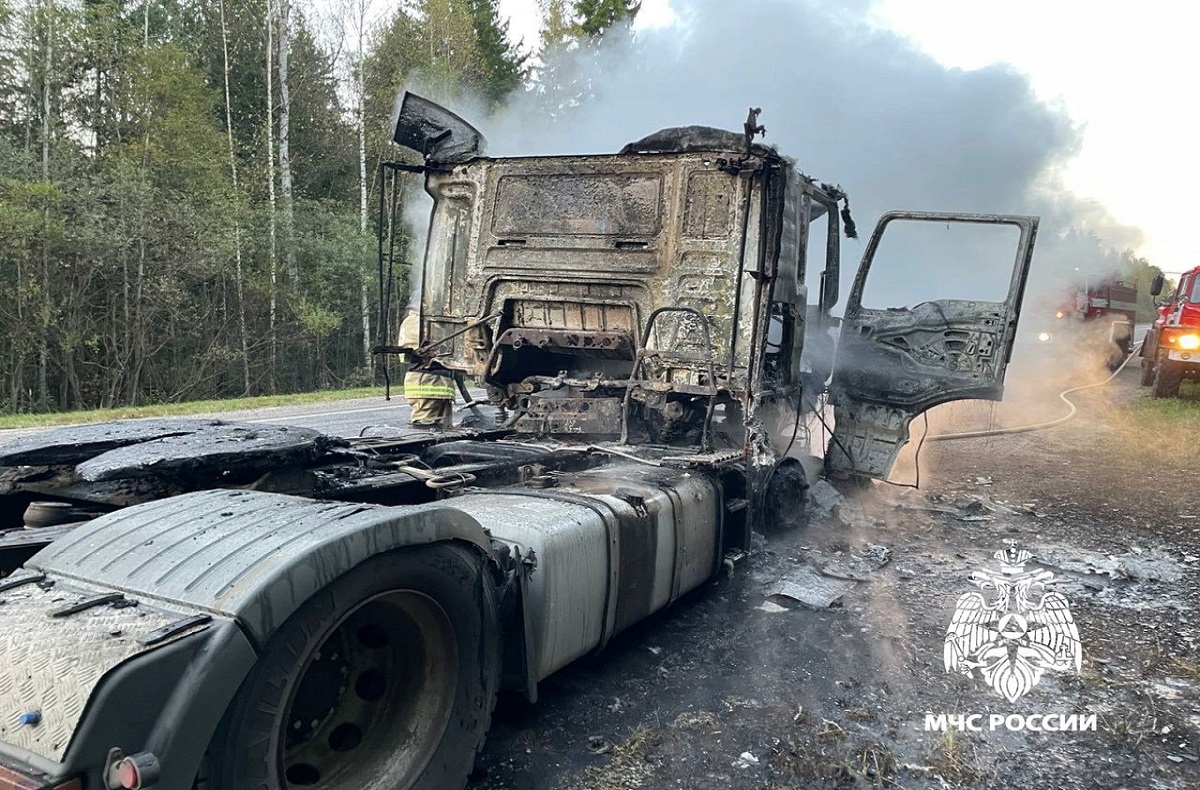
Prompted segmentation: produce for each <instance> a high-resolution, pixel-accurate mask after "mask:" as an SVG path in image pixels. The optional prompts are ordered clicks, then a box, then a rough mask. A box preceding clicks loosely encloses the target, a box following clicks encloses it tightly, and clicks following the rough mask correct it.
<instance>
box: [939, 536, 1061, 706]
mask: <svg viewBox="0 0 1200 790" xmlns="http://www.w3.org/2000/svg"><path fill="white" fill-rule="evenodd" d="M992 556H994V557H995V558H996V559H997V560H998V561H999V570H993V569H991V568H984V569H983V570H980V571H977V572H976V573H973V574H971V576H970V581H971V583H972V584H974V585H975V586H977V587H979V589H980V590H981V592H974V591H972V592H969V593H965V594H963V595H961V596H959V599H958V605H957V606H956V607H955V609H954V618H953V619H952V620H951V621H950V627H949V628H947V629H946V643H945V652H944V655H945V660H946V671H947V672H961V673H963V674H964V675H967V676H968V677H981V678H983V680H984V681H986V682H987V684H988V685H989V686H991V687H992V688H993V689H995V690H996V692H997V693H999V694H1000V695H1001V696H1003V697H1004V698H1005V699H1007V700H1008V701H1009V702H1016V701H1017V699H1019V698H1020V697H1022V696H1023V695H1025V694H1026V693H1028V692H1029V690H1030V689H1032V688H1033V687H1034V686H1035V685H1037V683H1038V681H1040V680H1041V679H1042V675H1044V674H1045V673H1046V672H1072V671H1073V672H1075V673H1078V672H1079V670H1080V666H1081V665H1082V662H1083V649H1082V647H1081V646H1080V644H1079V629H1078V628H1076V626H1075V620H1074V618H1073V617H1071V607H1070V605H1069V604H1068V603H1067V599H1066V597H1065V596H1063V594H1062V593H1059V592H1046V591H1045V586H1046V584H1048V583H1049V582H1050V581H1051V580H1053V579H1054V574H1053V573H1051V572H1050V571H1048V570H1044V569H1039V570H1034V571H1027V570H1025V564H1026V563H1027V562H1029V561H1030V560H1032V559H1033V555H1032V554H1030V553H1029V552H1028V551H1024V550H1018V549H1016V548H1015V547H1012V546H1010V547H1008V548H1005V549H1003V550H1001V551H998V552H996V553H995V554H994V555H992ZM1039 588H1040V589H1039ZM1038 593H1040V596H1039V595H1038Z"/></svg>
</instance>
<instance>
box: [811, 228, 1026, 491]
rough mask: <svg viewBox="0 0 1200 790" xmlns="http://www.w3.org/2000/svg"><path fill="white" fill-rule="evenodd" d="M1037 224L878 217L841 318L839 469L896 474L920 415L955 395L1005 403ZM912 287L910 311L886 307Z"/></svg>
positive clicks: (831, 463)
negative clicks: (1008, 369)
mask: <svg viewBox="0 0 1200 790" xmlns="http://www.w3.org/2000/svg"><path fill="white" fill-rule="evenodd" d="M1037 228H1038V218H1037V217H1026V216H1014V215H999V214H934V213H924V212H908V211H897V212H890V213H888V214H885V215H884V216H883V217H882V218H881V219H880V220H879V224H878V225H877V226H876V227H875V231H874V233H872V234H871V239H870V241H869V242H868V244H867V249H866V252H865V253H864V255H863V261H862V264H861V266H860V267H859V270H858V274H857V276H856V277H855V280H854V285H853V287H852V289H851V291H850V297H849V300H848V302H847V304H846V312H845V316H844V318H843V320H842V329H841V337H840V340H839V342H838V350H837V358H836V362H835V365H834V372H833V379H832V385H831V398H832V402H833V404H834V419H835V420H836V424H835V426H834V431H833V441H832V442H831V444H830V446H829V448H828V452H827V454H826V469H827V471H828V472H829V473H830V474H833V475H843V476H844V475H856V476H860V477H873V478H878V479H881V480H882V479H886V478H887V476H888V474H889V473H890V472H891V469H892V465H893V463H895V460H896V456H897V455H898V454H899V452H900V448H901V447H903V446H904V444H905V443H906V442H907V441H908V432H909V423H910V422H911V421H912V419H913V418H914V417H916V416H917V415H919V414H921V413H922V412H924V411H925V410H927V409H930V408H932V407H934V406H937V405H938V404H941V403H946V402H948V401H952V400H963V399H983V400H1000V398H1001V396H1002V395H1003V392H1004V386H1003V382H1004V371H1005V368H1006V367H1007V365H1008V360H1009V356H1010V354H1011V353H1012V347H1013V341H1014V338H1015V337H1016V331H1017V316H1018V314H1019V313H1020V308H1021V299H1022V297H1023V296H1024V292H1025V280H1026V278H1027V276H1028V274H1029V264H1030V259H1031V258H1032V256H1033V245H1034V240H1035V238H1036V236H1037ZM914 231H915V232H914ZM881 253H883V254H882V255H881ZM885 259H886V263H887V264H889V265H890V271H889V272H888V273H885V272H884V271H881V268H882V267H881V264H882V263H884V262H885ZM1010 267H1011V268H1010ZM872 275H874V281H873V279H872ZM889 276H890V279H889ZM871 286H873V287H871ZM864 293H869V294H870V295H872V296H873V297H874V298H873V299H868V300H866V301H867V303H869V305H870V306H864ZM909 294H913V295H914V296H915V298H911V299H909V300H908V301H909V304H910V305H911V306H904V307H890V306H877V304H876V302H877V301H881V300H882V301H884V302H887V303H893V302H895V301H900V300H902V299H904V298H905V296H906V295H909ZM943 295H944V296H947V297H953V298H937V297H940V296H943Z"/></svg>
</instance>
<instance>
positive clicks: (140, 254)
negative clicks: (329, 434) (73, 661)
mask: <svg viewBox="0 0 1200 790" xmlns="http://www.w3.org/2000/svg"><path fill="white" fill-rule="evenodd" d="M540 10H541V12H542V16H543V26H542V31H541V36H540V40H539V41H536V42H516V41H513V40H512V37H511V36H510V34H509V31H508V25H507V23H506V22H505V21H504V20H503V18H502V17H501V15H500V12H499V8H498V0H401V1H400V2H390V3H380V2H371V0H329V1H328V2H320V0H140V2H139V1H138V0H0V412H10V413H11V412H38V411H61V410H71V409H81V408H97V407H100V408H103V407H113V406H123V405H135V404H139V403H156V402H171V401H181V400H193V399H200V398H221V397H233V396H241V395H252V394H270V393H276V392H297V391H305V390H312V389H320V388H328V387H337V386H349V385H361V384H368V383H372V382H374V381H376V380H377V377H378V371H377V370H376V366H377V360H375V359H373V358H372V354H371V347H372V345H373V338H374V336H375V329H376V327H375V326H374V322H375V320H376V315H377V313H378V301H379V296H378V291H377V286H376V275H375V271H376V233H377V228H376V216H375V206H376V203H377V201H378V190H379V183H378V182H379V178H378V172H379V167H378V165H379V163H380V162H381V161H383V160H386V159H390V158H394V157H396V156H397V151H396V150H395V148H394V146H393V145H392V144H391V143H390V138H391V131H392V128H391V127H392V124H393V123H394V112H395V106H396V98H397V93H398V92H399V91H400V90H401V89H402V88H403V86H405V85H408V84H413V83H414V82H415V81H419V84H422V85H428V86H433V88H434V93H435V94H441V95H443V96H444V95H454V94H455V93H465V94H469V95H470V96H471V97H472V100H473V101H477V102H482V103H484V104H485V105H491V106H493V107H495V106H498V105H499V104H500V103H501V102H503V101H504V98H505V97H506V96H507V95H509V94H511V93H512V92H514V91H520V90H528V89H529V85H530V82H531V80H532V79H534V77H535V64H536V63H538V62H544V60H545V59H544V57H542V56H543V55H544V53H545V52H546V51H547V49H548V48H550V47H560V48H561V47H564V46H566V47H575V48H578V47H586V46H592V45H594V44H595V43H596V42H597V41H598V40H599V39H600V37H602V36H604V35H605V33H606V31H609V30H615V29H622V30H625V31H627V30H628V26H629V23H631V22H632V20H633V17H634V15H635V14H636V13H637V6H636V4H633V3H628V2H625V0H575V1H574V2H568V1H567V0H543V2H542V3H541V6H540ZM400 288H401V289H402V288H403V284H402V283H401V284H400Z"/></svg>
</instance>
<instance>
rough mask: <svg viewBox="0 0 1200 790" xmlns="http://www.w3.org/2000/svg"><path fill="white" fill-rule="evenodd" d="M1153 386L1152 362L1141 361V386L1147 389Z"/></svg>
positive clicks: (1149, 360)
mask: <svg viewBox="0 0 1200 790" xmlns="http://www.w3.org/2000/svg"><path fill="white" fill-rule="evenodd" d="M1152 384H1154V360H1152V359H1143V360H1142V386H1143V387H1149V386H1151V385H1152Z"/></svg>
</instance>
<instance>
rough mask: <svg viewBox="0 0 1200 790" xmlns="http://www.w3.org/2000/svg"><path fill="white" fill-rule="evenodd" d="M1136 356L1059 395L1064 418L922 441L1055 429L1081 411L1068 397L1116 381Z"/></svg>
mask: <svg viewBox="0 0 1200 790" xmlns="http://www.w3.org/2000/svg"><path fill="white" fill-rule="evenodd" d="M1136 356H1137V351H1136V350H1135V351H1132V352H1131V353H1130V354H1129V356H1128V357H1126V358H1125V361H1124V362H1122V363H1121V366H1120V367H1119V368H1117V369H1116V370H1114V371H1113V374H1112V375H1111V376H1109V377H1108V378H1106V379H1105V380H1104V381H1101V382H1100V383H1098V384H1085V385H1083V386H1082V387H1071V388H1070V389H1066V390H1063V391H1062V392H1060V393H1058V397H1059V399H1060V400H1061V401H1062V402H1063V403H1065V404H1067V409H1068V411H1067V413H1066V414H1064V415H1063V416H1061V417H1059V418H1057V419H1054V420H1050V421H1049V422H1039V423H1034V424H1033V425H1017V426H1014V427H1012V428H993V429H991V430H988V431H964V432H962V433H939V434H934V435H933V436H926V437H925V438H923V439H922V440H921V441H923V442H948V441H950V440H952V439H978V438H981V437H984V436H1004V435H1006V434H1012V433H1029V432H1031V431H1041V430H1044V429H1046V428H1053V427H1054V426H1055V425H1061V424H1062V423H1064V422H1066V421H1067V420H1069V419H1071V418H1072V417H1074V416H1075V413H1076V412H1077V411H1079V410H1078V409H1077V408H1075V404H1074V403H1072V402H1071V400H1070V398H1068V397H1067V396H1068V395H1070V394H1071V393H1073V392H1081V391H1083V390H1090V389H1095V388H1096V387H1103V386H1104V385H1105V384H1107V383H1108V382H1110V381H1112V380H1113V379H1115V378H1116V377H1117V376H1118V375H1120V373H1121V371H1122V370H1124V369H1125V366H1126V365H1128V364H1129V360H1131V359H1133V358H1134V357H1136Z"/></svg>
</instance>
